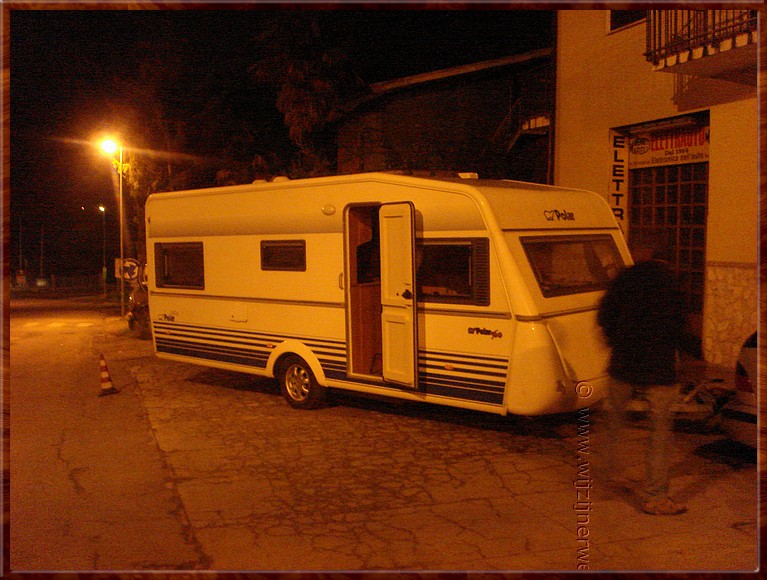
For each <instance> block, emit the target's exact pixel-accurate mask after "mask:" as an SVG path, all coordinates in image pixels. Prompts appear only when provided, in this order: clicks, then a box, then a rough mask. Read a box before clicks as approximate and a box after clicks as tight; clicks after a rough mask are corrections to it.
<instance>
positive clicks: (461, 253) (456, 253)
mask: <svg viewBox="0 0 767 580" xmlns="http://www.w3.org/2000/svg"><path fill="white" fill-rule="evenodd" d="M416 263H417V272H416V283H417V284H418V298H419V300H423V301H424V302H442V303H450V304H473V305H475V306H488V305H489V304H490V244H489V242H488V240H487V238H469V239H422V240H418V243H417V245H416Z"/></svg>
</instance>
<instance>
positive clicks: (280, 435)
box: [81, 317, 758, 571]
mask: <svg viewBox="0 0 767 580" xmlns="http://www.w3.org/2000/svg"><path fill="white" fill-rule="evenodd" d="M100 354H103V355H104V357H105V360H106V362H107V364H108V367H109V369H110V373H111V376H112V378H113V381H114V383H115V386H116V387H117V388H118V389H119V390H120V392H119V393H118V394H115V395H110V396H107V397H97V391H98V388H97V385H98V374H97V370H94V372H93V374H94V376H93V382H92V384H93V386H94V389H93V409H95V410H96V412H101V413H104V414H109V415H110V416H114V415H115V414H116V415H117V417H113V419H115V418H116V419H117V420H118V421H119V415H120V414H121V413H126V414H131V413H135V412H140V413H141V415H142V416H143V419H142V422H137V421H136V420H135V419H131V420H130V422H129V423H127V424H129V425H130V426H131V428H132V429H143V433H136V434H134V439H133V440H131V441H130V442H129V443H126V444H127V445H128V446H129V445H135V446H142V445H144V446H147V447H151V449H152V452H153V453H156V454H157V455H156V457H157V461H158V462H159V463H157V464H156V465H154V467H153V468H152V469H149V470H148V472H147V474H146V475H147V477H148V478H150V479H152V480H154V479H157V480H158V481H156V482H154V483H156V484H158V485H159V487H157V486H154V487H151V489H154V490H155V492H153V493H160V492H159V491H157V490H158V489H162V490H163V491H162V492H161V493H162V494H165V495H164V496H163V497H164V498H165V500H164V501H166V502H167V503H166V504H164V507H163V509H162V511H161V512H160V513H161V514H162V515H161V516H158V517H159V518H160V519H162V518H164V517H165V516H169V517H170V520H168V525H169V526H170V527H169V528H168V530H169V531H170V533H168V537H167V539H166V544H165V545H155V546H152V547H151V551H152V554H151V556H150V555H146V556H144V555H142V554H140V553H139V552H136V553H134V554H133V561H134V562H136V563H137V564H138V567H140V568H142V569H176V570H178V569H211V570H257V571H275V570H281V571H282V570H284V571H293V570H301V571H340V570H413V571H426V570H439V571H451V570H460V571H528V570H529V571H544V570H547V571H566V570H578V569H582V570H625V571H628V570H631V571H637V570H673V571H694V570H701V571H703V570H705V571H733V570H738V571H753V570H754V569H755V568H756V567H757V564H758V562H757V544H758V530H757V468H756V464H755V453H753V452H752V451H750V450H748V449H743V448H740V447H738V446H736V445H734V444H733V443H732V442H730V441H729V440H727V438H726V437H725V436H724V435H723V434H722V433H721V432H718V431H716V430H715V429H713V430H712V429H711V428H710V426H708V425H705V426H704V425H701V424H699V423H696V422H695V421H692V422H689V421H679V422H678V423H677V429H676V432H675V439H674V448H673V453H672V478H673V480H672V495H673V496H674V497H675V498H676V499H678V500H680V501H683V502H684V503H686V504H687V505H688V508H689V509H688V512H687V513H685V514H682V515H678V516H650V515H646V514H643V513H641V512H640V511H639V509H638V506H637V489H638V487H639V485H640V484H641V479H642V474H643V461H644V439H645V437H646V434H647V431H646V426H645V422H644V420H643V417H642V415H641V413H639V414H637V415H636V416H635V420H634V421H632V422H631V423H630V427H629V429H628V430H627V433H626V439H625V442H624V447H625V455H626V458H627V462H628V464H629V470H628V472H627V477H628V479H627V482H626V483H627V486H626V488H625V489H621V488H608V487H607V486H606V485H604V482H603V479H602V474H601V472H600V467H601V465H602V464H603V460H604V456H603V454H602V447H603V446H602V443H603V441H604V425H605V410H604V409H603V408H601V407H598V408H595V409H589V410H588V411H586V412H583V413H579V414H574V415H566V416H556V417H545V418H532V419H530V418H521V417H496V416H492V415H486V414H482V413H476V412H469V411H463V410H458V409H449V408H444V407H435V406H428V405H416V404H411V403H402V402H397V401H387V400H376V399H369V398H364V397H361V396H357V395H351V394H344V393H334V394H333V396H332V397H331V399H330V402H329V403H328V404H327V405H326V406H324V407H322V408H320V409H317V410H314V411H298V410H295V409H292V408H291V407H289V406H288V405H287V403H286V402H285V401H284V400H283V399H282V397H281V395H280V393H279V389H278V388H277V386H276V384H275V383H274V382H273V381H269V380H265V379H260V378H256V377H251V376H248V375H244V374H238V373H232V372H228V371H223V370H219V369H211V368H205V367H200V366H195V365H187V364H179V363H172V362H168V361H161V360H159V359H157V358H156V357H154V355H153V354H152V347H151V341H146V340H138V339H137V338H135V336H133V335H132V334H130V333H129V332H127V329H126V327H125V323H124V322H123V321H122V320H120V319H119V318H117V317H107V318H105V319H104V321H103V332H101V333H99V334H98V335H97V336H96V337H95V338H94V340H93V343H92V345H91V356H93V357H94V360H97V357H98V356H99V355H100ZM96 368H97V367H96V366H95V365H94V369H96ZM704 371H705V369H704ZM94 418H95V416H94V415H91V416H90V419H89V420H92V419H94ZM128 419H129V417H128V416H127V415H126V420H128ZM127 424H126V425H127ZM117 451H118V452H119V453H120V454H121V455H124V454H128V453H130V450H129V449H127V448H125V446H124V445H123V446H121V447H120V448H119V450H117ZM81 467H83V468H86V469H87V468H88V466H87V465H83V466H81ZM81 473H83V474H85V473H87V472H84V471H83V472H81ZM127 485H130V483H126V486H127ZM110 491H111V492H115V491H116V490H114V489H112V488H110ZM120 505H125V502H121V504H120ZM119 514H120V515H119V516H118V517H117V519H119V518H120V517H124V518H126V521H128V520H130V521H131V522H132V523H131V525H134V526H141V525H146V526H151V525H153V523H152V522H154V521H155V518H154V516H152V518H151V521H142V518H146V511H145V510H139V511H137V512H136V513H135V514H132V515H131V514H130V513H129V511H121V512H119ZM84 517H88V516H84ZM171 520H172V521H171ZM157 521H159V520H157ZM117 536H119V532H118V534H117ZM112 537H113V538H114V537H115V536H112ZM118 541H119V540H118ZM103 548H104V549H102V550H101V551H100V552H99V559H98V561H97V562H96V563H95V564H96V566H95V567H94V568H93V569H115V567H117V568H120V565H119V564H120V562H122V561H123V560H120V559H119V558H117V557H116V556H115V557H114V558H111V559H110V551H109V550H108V549H107V547H103ZM148 549H149V548H148ZM136 550H139V551H140V548H136ZM163 550H165V551H166V552H167V556H168V557H166V558H162V552H163ZM158 552H159V553H158ZM90 565H91V566H92V565H93V564H90ZM85 569H90V568H89V567H86V568H85Z"/></svg>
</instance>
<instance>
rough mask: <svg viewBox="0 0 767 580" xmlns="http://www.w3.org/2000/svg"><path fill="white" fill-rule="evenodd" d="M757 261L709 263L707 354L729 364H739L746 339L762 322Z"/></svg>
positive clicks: (705, 325) (709, 358)
mask: <svg viewBox="0 0 767 580" xmlns="http://www.w3.org/2000/svg"><path fill="white" fill-rule="evenodd" d="M757 276H758V270H757V266H756V264H738V263H730V262H709V263H707V264H706V287H705V294H706V295H705V309H704V317H703V356H704V358H705V359H706V361H708V362H711V363H714V364H721V365H724V366H726V367H732V366H734V365H735V361H736V360H737V359H738V353H739V352H740V347H741V346H742V344H743V341H744V340H746V338H748V337H749V336H750V335H751V334H752V333H753V332H754V331H755V330H756V329H757V324H758V304H759V302H758V284H757V279H758V278H757Z"/></svg>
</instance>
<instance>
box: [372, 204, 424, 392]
mask: <svg viewBox="0 0 767 580" xmlns="http://www.w3.org/2000/svg"><path fill="white" fill-rule="evenodd" d="M378 220H379V225H380V234H381V238H380V243H381V331H382V334H383V345H382V350H383V353H382V356H383V378H384V380H385V381H388V382H391V383H396V384H398V385H402V386H404V387H409V388H411V389H417V388H418V340H417V337H418V329H417V326H416V324H417V316H416V312H415V308H416V288H415V266H414V257H415V256H414V254H415V251H414V249H415V207H414V206H413V204H412V203H410V202H401V203H387V204H383V205H382V206H381V209H380V211H379V214H378Z"/></svg>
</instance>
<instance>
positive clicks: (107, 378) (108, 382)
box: [99, 354, 120, 397]
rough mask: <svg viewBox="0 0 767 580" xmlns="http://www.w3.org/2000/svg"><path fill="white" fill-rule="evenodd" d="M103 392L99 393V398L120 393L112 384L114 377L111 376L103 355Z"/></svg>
mask: <svg viewBox="0 0 767 580" xmlns="http://www.w3.org/2000/svg"><path fill="white" fill-rule="evenodd" d="M100 365H101V392H100V393H99V397H103V396H104V395H113V394H115V393H119V392H120V391H118V390H117V389H116V388H115V386H114V385H113V384H112V377H111V375H110V374H109V368H107V361H105V360H104V355H103V354H102V355H101V361H100Z"/></svg>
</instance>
